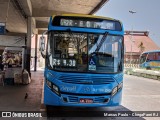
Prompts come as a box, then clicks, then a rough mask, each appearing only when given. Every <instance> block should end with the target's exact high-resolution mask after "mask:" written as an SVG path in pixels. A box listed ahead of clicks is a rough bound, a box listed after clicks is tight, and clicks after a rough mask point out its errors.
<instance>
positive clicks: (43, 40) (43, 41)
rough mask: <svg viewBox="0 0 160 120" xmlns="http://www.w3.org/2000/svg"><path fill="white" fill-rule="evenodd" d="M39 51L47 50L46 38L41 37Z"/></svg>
mask: <svg viewBox="0 0 160 120" xmlns="http://www.w3.org/2000/svg"><path fill="white" fill-rule="evenodd" d="M39 50H40V51H41V52H43V51H44V50H45V37H44V36H41V37H40V40H39Z"/></svg>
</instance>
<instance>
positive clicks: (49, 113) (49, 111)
mask: <svg viewBox="0 0 160 120" xmlns="http://www.w3.org/2000/svg"><path fill="white" fill-rule="evenodd" d="M46 109H47V117H53V114H54V111H55V109H54V106H50V105H46Z"/></svg>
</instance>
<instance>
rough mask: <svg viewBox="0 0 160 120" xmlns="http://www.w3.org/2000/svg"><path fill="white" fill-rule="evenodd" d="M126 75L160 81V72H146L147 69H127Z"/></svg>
mask: <svg viewBox="0 0 160 120" xmlns="http://www.w3.org/2000/svg"><path fill="white" fill-rule="evenodd" d="M124 73H125V74H127V75H134V76H138V77H144V78H149V79H154V80H159V81H160V71H153V70H145V69H135V68H125V70H124Z"/></svg>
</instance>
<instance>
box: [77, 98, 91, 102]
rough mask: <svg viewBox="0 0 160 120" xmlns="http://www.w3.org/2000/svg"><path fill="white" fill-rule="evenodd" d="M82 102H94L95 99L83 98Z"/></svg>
mask: <svg viewBox="0 0 160 120" xmlns="http://www.w3.org/2000/svg"><path fill="white" fill-rule="evenodd" d="M79 102H80V103H93V99H86V98H81V99H80V101H79Z"/></svg>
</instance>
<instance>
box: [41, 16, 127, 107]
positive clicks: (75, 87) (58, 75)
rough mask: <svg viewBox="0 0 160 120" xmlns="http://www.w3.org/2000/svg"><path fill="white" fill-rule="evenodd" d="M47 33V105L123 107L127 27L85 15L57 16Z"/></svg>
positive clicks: (45, 73) (43, 54) (50, 23)
mask: <svg viewBox="0 0 160 120" xmlns="http://www.w3.org/2000/svg"><path fill="white" fill-rule="evenodd" d="M47 35H48V37H47V45H45V37H44V36H43V35H42V36H41V38H40V46H41V47H40V50H41V53H42V56H43V57H44V58H45V61H46V62H45V71H44V78H45V84H44V104H45V105H47V106H77V107H102V106H117V105H120V103H121V98H122V87H123V64H124V62H123V61H124V29H123V26H122V23H121V22H120V21H119V20H115V19H111V18H107V17H99V16H93V15H79V14H64V15H56V16H51V17H50V21H49V25H48V31H47ZM45 46H46V47H45ZM45 48H46V49H45Z"/></svg>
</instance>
